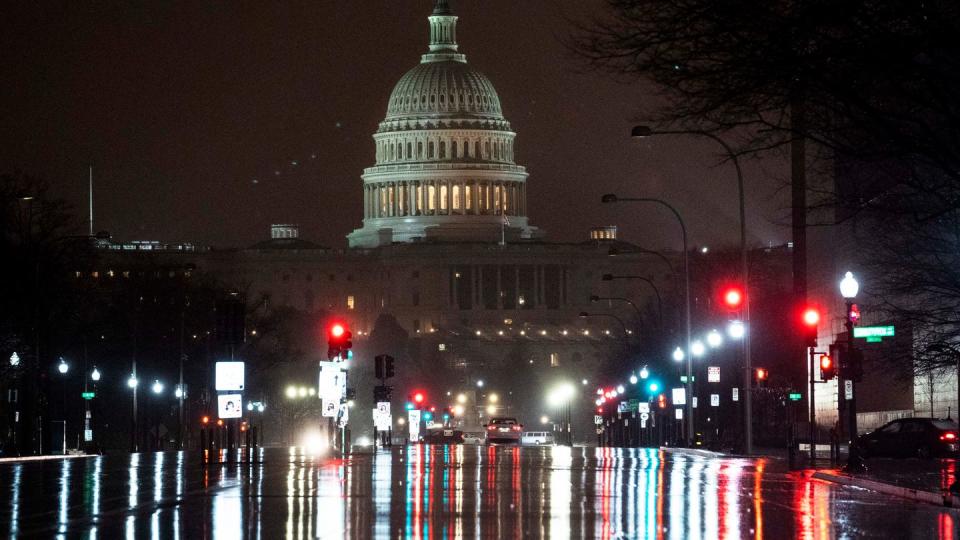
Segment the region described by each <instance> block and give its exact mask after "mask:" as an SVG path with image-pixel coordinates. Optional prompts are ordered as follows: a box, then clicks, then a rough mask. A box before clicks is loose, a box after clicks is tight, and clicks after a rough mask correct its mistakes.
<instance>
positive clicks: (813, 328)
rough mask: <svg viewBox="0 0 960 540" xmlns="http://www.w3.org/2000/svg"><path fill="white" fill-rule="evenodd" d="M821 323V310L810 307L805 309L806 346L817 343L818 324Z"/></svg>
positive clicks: (804, 339) (804, 333)
mask: <svg viewBox="0 0 960 540" xmlns="http://www.w3.org/2000/svg"><path fill="white" fill-rule="evenodd" d="M818 324H820V310H818V309H817V308H813V307H808V308H807V309H805V310H803V326H804V329H803V343H804V346H806V347H816V345H817V325H818Z"/></svg>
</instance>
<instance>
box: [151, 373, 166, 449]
mask: <svg viewBox="0 0 960 540" xmlns="http://www.w3.org/2000/svg"><path fill="white" fill-rule="evenodd" d="M163 389H164V385H163V383H162V382H160V380H159V379H154V381H153V385H152V386H151V387H150V390H152V391H153V395H154V397H156V398H160V396H161V395H162V394H163ZM153 410H154V417H153V420H154V422H153V423H154V425H155V426H156V428H157V435H156V438H155V439H154V441H156V442H155V444H154V450H157V451H160V450H162V449H163V448H161V444H160V406H159V405H158V404H156V403H155V404H154V405H153ZM151 431H152V429H151Z"/></svg>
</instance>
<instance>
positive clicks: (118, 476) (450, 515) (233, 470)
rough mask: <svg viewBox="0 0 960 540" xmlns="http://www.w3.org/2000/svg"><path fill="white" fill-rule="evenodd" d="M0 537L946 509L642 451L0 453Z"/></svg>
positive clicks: (393, 532)
mask: <svg viewBox="0 0 960 540" xmlns="http://www.w3.org/2000/svg"><path fill="white" fill-rule="evenodd" d="M0 500H2V504H0V509H2V513H0V532H2V533H4V534H6V536H7V537H9V538H22V537H42V538H54V537H58V536H59V537H63V538H107V539H113V538H174V539H176V538H189V539H195V538H197V539H205V538H257V539H259V538H397V537H415V538H459V537H488V538H521V537H528V538H537V537H553V538H569V537H573V538H657V539H661V538H662V539H696V538H776V539H779V538H871V537H872V538H941V539H956V538H958V537H960V534H958V531H960V527H958V524H960V511H957V510H951V509H945V508H938V507H934V506H930V505H924V504H917V503H912V502H908V501H905V500H902V499H895V498H890V497H887V496H883V495H878V494H875V493H872V492H868V491H864V490H858V489H852V488H847V487H841V486H836V485H833V484H830V483H826V482H822V481H819V480H813V479H810V478H809V476H808V474H806V473H802V472H801V473H790V472H787V471H785V470H783V469H782V465H780V464H779V462H777V461H767V460H762V459H761V460H744V459H718V458H705V457H699V456H691V455H685V454H679V453H668V452H663V451H660V450H656V449H609V448H583V447H576V448H573V449H570V448H564V447H556V448H516V447H484V446H449V447H444V446H432V447H431V446H409V447H398V448H393V449H392V450H387V451H382V452H379V453H376V454H372V453H366V454H354V455H352V456H349V457H347V458H345V459H336V458H331V457H318V456H311V455H306V454H304V453H301V452H300V451H299V450H297V449H290V450H287V449H270V450H266V451H264V454H263V458H262V463H255V464H240V465H237V464H234V465H220V464H216V465H212V466H204V465H203V464H202V462H201V460H200V459H199V456H198V455H195V454H193V453H190V454H182V453H172V452H171V453H157V454H135V455H132V456H112V457H95V458H81V459H69V460H55V461H42V462H23V463H13V464H11V463H4V464H0Z"/></svg>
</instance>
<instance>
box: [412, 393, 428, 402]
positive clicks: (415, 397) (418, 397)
mask: <svg viewBox="0 0 960 540" xmlns="http://www.w3.org/2000/svg"><path fill="white" fill-rule="evenodd" d="M424 399H426V398H425V397H424V395H423V392H417V393H415V394H414V395H413V401H414V402H415V403H417V404H418V405H419V404H421V403H423V400H424Z"/></svg>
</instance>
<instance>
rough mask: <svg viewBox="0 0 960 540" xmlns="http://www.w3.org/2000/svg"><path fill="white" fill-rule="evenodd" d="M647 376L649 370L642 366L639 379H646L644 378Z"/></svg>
mask: <svg viewBox="0 0 960 540" xmlns="http://www.w3.org/2000/svg"><path fill="white" fill-rule="evenodd" d="M649 376H650V372H649V371H647V368H646V366H644V367H643V369H641V370H640V378H641V379H646V378H647V377H649Z"/></svg>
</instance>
